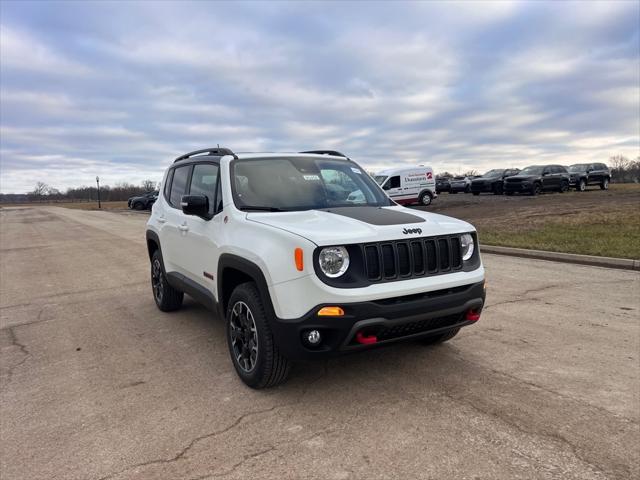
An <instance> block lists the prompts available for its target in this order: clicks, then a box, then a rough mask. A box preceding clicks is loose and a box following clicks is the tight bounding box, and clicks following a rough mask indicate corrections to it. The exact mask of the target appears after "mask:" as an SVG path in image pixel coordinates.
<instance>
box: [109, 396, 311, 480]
mask: <svg viewBox="0 0 640 480" xmlns="http://www.w3.org/2000/svg"><path fill="white" fill-rule="evenodd" d="M297 403H299V402H293V403H286V404H284V405H275V406H273V407H270V408H267V409H263V410H256V411H253V412H247V413H244V414H242V415H240V416H239V417H238V418H236V419H235V420H234V421H233V422H232V423H231V424H230V425H228V426H226V427H225V428H223V429H220V430H216V431H214V432H210V433H206V434H204V435H200V436H198V437H195V438H194V439H192V440H191V441H190V442H189V443H188V444H187V446H186V447H184V448H183V449H182V450H180V452H178V453H177V454H176V455H174V456H173V457H171V458H159V459H155V460H149V461H146V462H141V463H136V464H134V465H130V466H128V467H127V468H124V469H122V470H119V471H118V472H114V473H110V474H108V475H105V476H103V477H100V478H99V480H108V479H110V478H114V477H116V476H118V475H121V474H123V473H125V472H128V471H130V470H135V469H136V468H141V467H148V466H150V465H157V464H162V463H172V462H176V461H179V460H181V459H182V458H185V456H186V455H187V453H188V452H189V450H191V448H193V447H194V446H195V445H196V444H197V443H198V442H201V441H202V440H206V439H209V438H213V437H216V436H218V435H222V434H224V433H227V432H228V431H230V430H232V429H234V428H235V427H237V426H238V425H240V423H242V421H243V420H244V419H245V418H248V417H251V416H255V415H262V414H265V413H269V412H273V411H275V410H278V409H281V408H286V407H291V406H293V405H296V404H297Z"/></svg>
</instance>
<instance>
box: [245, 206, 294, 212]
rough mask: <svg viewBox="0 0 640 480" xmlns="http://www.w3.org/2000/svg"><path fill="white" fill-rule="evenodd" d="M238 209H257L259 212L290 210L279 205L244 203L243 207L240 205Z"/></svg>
mask: <svg viewBox="0 0 640 480" xmlns="http://www.w3.org/2000/svg"><path fill="white" fill-rule="evenodd" d="M238 210H242V211H243V212H246V211H251V210H254V211H257V212H287V211H288V210H283V209H282V208H277V207H263V206H258V205H243V206H242V207H238Z"/></svg>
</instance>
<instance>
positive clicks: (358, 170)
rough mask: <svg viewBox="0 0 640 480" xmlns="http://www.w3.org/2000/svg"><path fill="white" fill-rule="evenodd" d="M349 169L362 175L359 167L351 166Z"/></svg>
mask: <svg viewBox="0 0 640 480" xmlns="http://www.w3.org/2000/svg"><path fill="white" fill-rule="evenodd" d="M351 171H352V172H353V173H357V174H358V175H362V170H360V169H359V168H355V167H351Z"/></svg>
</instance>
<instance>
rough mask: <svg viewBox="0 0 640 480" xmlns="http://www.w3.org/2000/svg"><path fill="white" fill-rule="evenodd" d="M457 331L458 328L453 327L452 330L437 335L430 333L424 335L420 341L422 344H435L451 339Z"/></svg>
mask: <svg viewBox="0 0 640 480" xmlns="http://www.w3.org/2000/svg"><path fill="white" fill-rule="evenodd" d="M459 331H460V329H459V328H454V329H453V330H449V331H448V332H445V333H441V334H439V335H432V336H431V337H426V338H424V339H422V343H423V344H424V345H435V344H438V343H444V342H446V341H448V340H451V339H452V338H453V337H455V336H456V335H457V334H458V332H459Z"/></svg>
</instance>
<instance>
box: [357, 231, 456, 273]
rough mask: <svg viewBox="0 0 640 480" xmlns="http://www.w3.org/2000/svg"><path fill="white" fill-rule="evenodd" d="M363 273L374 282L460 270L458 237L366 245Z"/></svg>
mask: <svg viewBox="0 0 640 480" xmlns="http://www.w3.org/2000/svg"><path fill="white" fill-rule="evenodd" d="M361 251H362V252H363V255H364V264H365V265H364V268H365V270H364V272H363V273H364V274H365V275H366V278H367V279H368V280H370V281H372V282H385V281H390V280H398V279H401V278H415V277H422V276H426V275H437V274H439V273H445V272H449V271H451V270H459V269H461V268H462V265H463V263H464V262H463V261H462V246H461V243H460V237H459V236H451V237H444V238H443V237H435V238H424V239H421V238H416V239H413V240H399V241H392V242H385V243H370V244H368V245H363V248H362V250H361Z"/></svg>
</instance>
